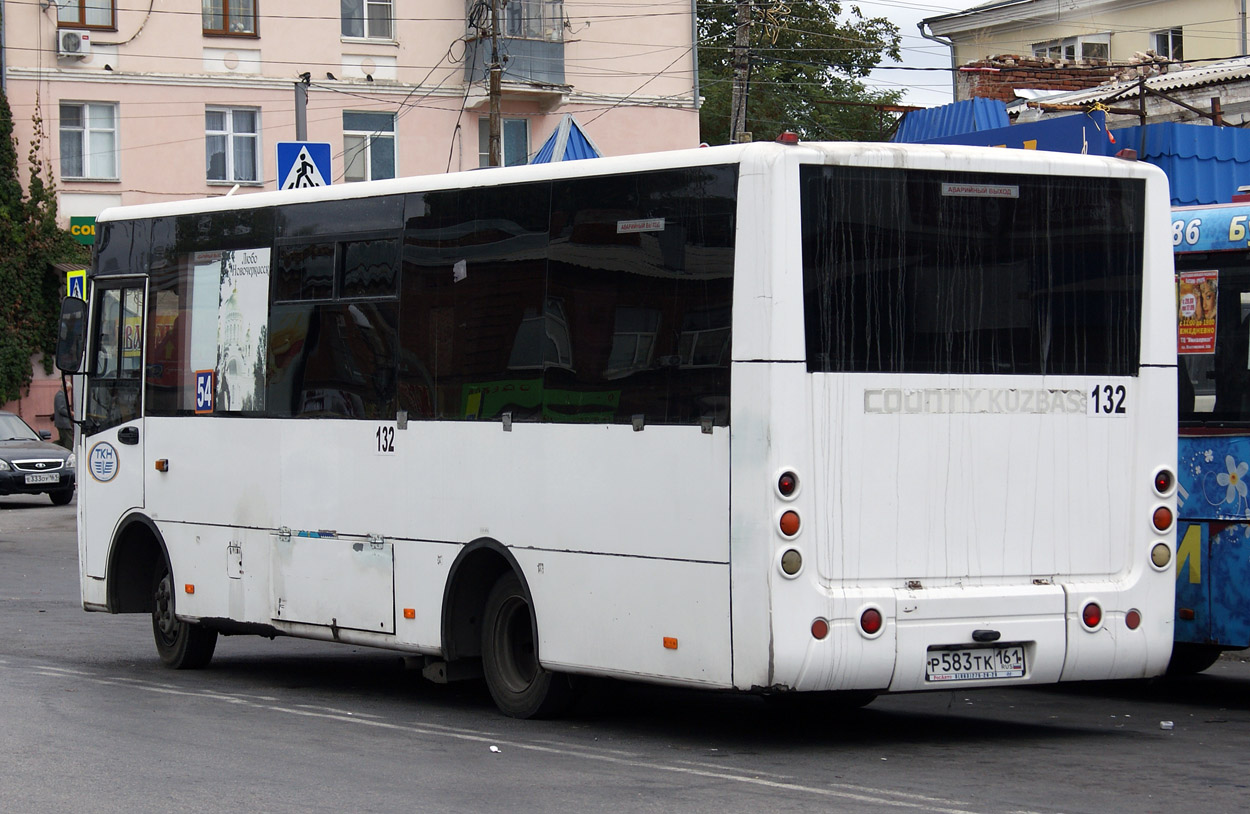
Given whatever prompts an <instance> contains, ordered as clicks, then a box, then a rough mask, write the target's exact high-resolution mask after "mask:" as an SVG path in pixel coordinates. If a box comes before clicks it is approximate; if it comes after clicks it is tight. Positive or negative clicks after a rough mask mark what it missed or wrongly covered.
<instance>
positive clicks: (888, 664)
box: [61, 143, 1177, 717]
mask: <svg viewBox="0 0 1250 814" xmlns="http://www.w3.org/2000/svg"><path fill="white" fill-rule="evenodd" d="M1168 217H1169V207H1168V199H1167V183H1166V181H1165V179H1164V177H1163V175H1162V174H1161V173H1160V172H1158V171H1156V170H1155V169H1153V168H1151V167H1148V166H1145V165H1142V164H1135V163H1131V162H1127V161H1122V160H1116V159H1095V158H1088V157H1082V156H1070V155H1062V154H1055V153H1027V152H1021V151H1008V150H988V149H977V148H952V147H930V146H913V145H908V146H897V145H886V144H815V143H802V144H752V145H740V146H731V147H724V148H711V149H701V150H692V151H678V152H671V153H664V154H655V155H639V156H629V157H621V158H610V159H600V160H593V161H578V162H570V163H561V164H550V165H539V166H525V167H514V168H507V169H498V170H490V171H484V172H470V173H460V174H451V175H441V176H430V177H421V178H404V179H395V180H391V181H382V182H376V183H361V184H348V185H343V186H335V187H330V188H322V189H315V190H298V191H286V192H272V193H258V194H253V195H247V196H241V197H220V198H213V199H209V200H199V201H187V202H178V203H162V204H153V205H145V206H137V207H131V208H124V209H114V210H109V211H107V212H105V213H103V214H102V215H101V216H100V217H99V219H98V222H97V243H96V250H95V258H94V262H93V267H92V269H91V273H90V292H89V309H83V308H82V303H81V301H77V304H78V308H77V309H75V308H74V307H73V302H71V307H70V308H68V310H67V314H66V315H65V317H64V319H63V326H62V329H63V336H65V337H66V338H67V340H68V341H67V343H66V345H65V347H63V348H62V351H63V353H62V354H61V355H62V357H63V359H62V362H61V363H62V364H63V366H64V367H67V368H69V369H71V370H74V371H76V372H78V373H80V374H81V375H82V376H83V379H84V380H82V381H80V382H79V385H80V386H79V387H77V388H76V389H75V393H78V394H81V399H80V403H79V404H78V405H77V408H78V415H79V416H80V417H81V420H82V427H81V432H80V434H79V437H78V441H77V443H78V455H79V459H80V460H81V461H83V462H84V466H83V468H84V469H85V470H86V473H87V474H85V475H84V476H83V477H82V479H81V480H82V483H81V486H80V495H79V504H78V511H79V518H78V519H79V524H78V528H79V549H80V554H81V582H82V601H83V605H84V607H85V608H86V609H87V610H91V611H107V612H111V613H151V614H152V619H153V630H154V634H155V638H156V644H157V650H158V652H159V654H160V657H161V658H162V659H163V660H164V661H165V662H166V663H167V664H169V665H171V666H173V667H198V666H202V665H204V664H206V663H207V662H208V661H209V659H210V658H211V656H212V653H213V648H214V645H215V643H216V640H217V636H218V634H219V633H223V634H235V633H258V634H262V635H269V636H273V635H289V636H302V637H308V638H315V639H324V640H332V641H337V642H347V643H351V644H356V645H368V646H374V647H381V648H389V649H392V650H396V651H403V652H406V653H409V654H412V655H414V656H424V657H425V658H426V662H427V668H426V672H427V674H428V675H431V676H433V677H435V678H436V679H444V680H446V679H451V678H456V677H458V676H468V675H474V674H477V675H482V674H484V676H485V678H486V681H487V684H488V686H489V688H490V691H491V693H492V696H493V698H494V699H495V701H496V702H497V704H498V705H499V707H500V708H501V709H502V710H503V711H504V712H505V713H508V714H510V715H514V716H520V717H528V716H537V715H543V714H551V713H554V712H555V711H556V710H558V709H559V708H560V707H561V705H563V704H564V703H565V702H566V701H567V698H568V696H569V688H570V683H571V680H572V678H571V677H574V676H578V675H592V676H612V677H618V678H628V679H636V680H641V681H650V682H657V683H664V684H671V685H685V686H694V687H706V688H716V689H734V690H741V691H755V692H760V693H766V694H778V693H784V692H789V691H810V692H830V691H854V694H853V695H852V696H851V697H853V698H858V699H867V698H871V697H872V696H873V695H875V694H879V693H885V692H905V691H913V690H924V689H930V688H948V687H951V686H961V687H972V686H985V685H996V686H1000V685H1001V686H1007V685H1017V684H1037V683H1044V682H1055V681H1066V680H1081V679H1108V678H1125V677H1137V676H1149V675H1154V674H1158V673H1160V672H1162V671H1163V670H1164V668H1165V666H1166V665H1167V661H1168V657H1169V654H1170V651H1171V643H1172V602H1173V596H1174V593H1173V575H1172V573H1171V560H1172V557H1173V551H1174V520H1173V517H1172V506H1173V504H1174V500H1175V498H1174V489H1175V487H1174V480H1175V477H1174V472H1175V466H1176V463H1175V461H1176V446H1175V439H1174V435H1175V424H1176V403H1177V401H1176V386H1177V385H1176V381H1177V379H1176V342H1175V334H1174V331H1173V330H1172V329H1170V328H1168V329H1157V330H1152V329H1150V328H1149V327H1148V326H1168V325H1171V324H1172V320H1173V318H1174V307H1173V288H1172V270H1171V246H1170V245H1169V243H1168V235H1169V233H1168ZM87 310H89V312H90V313H89V320H90V322H89V327H88V328H85V329H83V330H85V334H82V335H83V336H85V342H86V348H85V354H82V356H83V359H84V361H83V362H82V363H81V364H79V363H78V362H77V361H76V360H75V359H74V357H75V356H76V355H78V354H79V353H81V351H78V350H76V349H75V348H73V347H72V345H73V340H74V339H75V338H76V337H77V336H78V335H79V334H77V333H76V332H75V325H74V323H75V321H76V319H77V318H80V317H81V318H83V319H85V318H86V317H87V315H86V313H85V312H86V311H87ZM75 311H81V312H82V313H75ZM846 697H847V696H843V698H846Z"/></svg>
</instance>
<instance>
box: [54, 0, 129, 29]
mask: <svg viewBox="0 0 1250 814" xmlns="http://www.w3.org/2000/svg"><path fill="white" fill-rule="evenodd" d="M115 15H116V9H115V7H114V3H113V0H61V2H60V3H59V4H58V5H57V7H56V22H57V25H60V26H63V27H66V28H80V27H81V28H116V27H117V23H116V16H115Z"/></svg>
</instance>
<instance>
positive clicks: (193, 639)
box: [152, 566, 217, 670]
mask: <svg viewBox="0 0 1250 814" xmlns="http://www.w3.org/2000/svg"><path fill="white" fill-rule="evenodd" d="M155 582H156V587H155V590H154V595H153V605H152V636H153V638H155V639H156V652H157V654H158V655H159V656H160V657H161V662H162V663H163V664H164V665H165V666H166V667H172V668H174V669H175V670H196V669H199V668H200V667H204V666H205V665H207V664H208V662H209V661H211V660H212V658H213V650H214V649H216V647H217V631H215V630H208V629H206V628H204V627H202V626H201V625H195V624H191V623H190V622H184V621H182V620H180V619H179V618H178V617H177V616H176V615H175V614H174V577H173V575H172V574H170V573H169V569H168V568H165V567H164V566H162V567H161V568H160V569H159V570H158V572H157V574H156V580H155Z"/></svg>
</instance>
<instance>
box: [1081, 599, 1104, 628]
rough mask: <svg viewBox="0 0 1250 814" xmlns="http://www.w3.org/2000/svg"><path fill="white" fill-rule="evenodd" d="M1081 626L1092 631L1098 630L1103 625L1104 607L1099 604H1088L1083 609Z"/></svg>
mask: <svg viewBox="0 0 1250 814" xmlns="http://www.w3.org/2000/svg"><path fill="white" fill-rule="evenodd" d="M1081 624H1083V625H1085V627H1087V628H1089V629H1090V630H1096V629H1097V628H1098V626H1099V625H1101V624H1102V606H1101V605H1099V604H1098V603H1097V602H1086V603H1085V607H1084V608H1082V609H1081Z"/></svg>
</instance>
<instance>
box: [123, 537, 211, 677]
mask: <svg viewBox="0 0 1250 814" xmlns="http://www.w3.org/2000/svg"><path fill="white" fill-rule="evenodd" d="M107 574H108V599H107V601H108V609H109V611H110V612H112V613H150V614H151V615H152V634H153V639H154V641H155V643H156V652H157V655H159V656H160V659H161V661H162V662H163V663H164V664H165V665H166V666H168V667H173V668H174V669H180V670H181V669H194V668H198V667H203V666H205V665H206V664H208V662H209V660H211V659H212V657H213V650H214V649H215V648H216V646H217V631H216V630H210V629H208V628H205V627H204V626H203V625H199V624H193V623H191V622H185V621H181V620H179V619H178V618H177V616H176V615H175V601H176V600H175V592H174V580H173V573H172V568H171V566H170V562H169V552H168V550H167V548H166V546H165V540H164V539H163V538H162V536H161V533H160V531H159V530H158V529H157V528H156V525H155V524H154V523H152V521H151V520H150V519H149V518H147V517H144V516H142V515H132V516H131V517H129V518H127V519H126V520H125V521H124V522H123V523H122V525H121V527H120V529H119V530H118V533H117V535H116V536H115V538H114V541H113V545H112V547H111V550H110V552H109V559H108V567H107Z"/></svg>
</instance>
